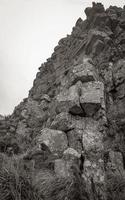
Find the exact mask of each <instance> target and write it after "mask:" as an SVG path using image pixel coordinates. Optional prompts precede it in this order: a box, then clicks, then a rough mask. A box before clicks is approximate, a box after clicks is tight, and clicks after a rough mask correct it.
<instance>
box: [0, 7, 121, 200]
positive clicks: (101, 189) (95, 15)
mask: <svg viewBox="0 0 125 200" xmlns="http://www.w3.org/2000/svg"><path fill="white" fill-rule="evenodd" d="M85 13H86V16H87V17H86V20H85V21H83V20H82V19H81V18H79V19H78V20H77V22H76V24H75V26H74V27H73V29H72V33H71V34H70V35H67V37H65V38H63V39H61V40H60V41H59V43H58V46H56V47H55V49H54V53H53V54H52V56H51V58H49V59H47V62H46V63H44V64H42V65H41V67H40V68H39V71H38V73H37V75H36V79H35V80H34V82H33V87H32V89H31V90H30V91H29V96H28V98H27V99H24V100H23V102H21V103H20V105H18V106H17V107H16V108H15V110H14V112H13V114H12V115H11V116H8V117H6V118H5V119H1V120H0V151H1V155H2V154H7V155H8V156H9V157H11V156H13V155H16V156H18V157H21V158H23V162H26V163H31V162H33V166H34V170H36V171H37V173H38V172H39V170H41V169H44V170H46V173H48V171H49V173H50V171H51V173H53V174H54V176H56V178H57V177H58V178H60V179H61V180H64V179H66V180H68V178H69V177H70V178H71V177H72V176H73V177H74V173H76V171H77V175H78V177H77V181H76V179H75V180H74V179H73V180H74V181H73V183H74V184H76V182H79V183H80V186H81V187H77V186H78V184H76V185H75V187H76V188H77V190H76V192H75V194H74V193H73V192H72V193H73V195H74V196H73V195H71V194H70V196H66V192H67V191H68V188H65V195H64V196H63V197H62V196H58V197H57V196H56V195H55V196H54V198H53V195H54V194H51V195H50V193H49V195H50V196H49V195H48V193H47V190H49V189H48V185H47V183H46V187H45V186H44V187H45V190H46V192H45V191H44V192H43V193H42V194H41V195H42V197H44V199H45V200H46V199H47V200H48V199H60V200H63V199H64V200H68V199H72V200H73V199H74V200H76V199H80V200H82V199H90V200H91V199H92V200H106V199H107V200H114V199H120V200H124V199H125V133H124V132H125V131H124V129H125V8H118V7H116V6H110V7H109V8H108V9H106V10H105V9H104V7H103V5H102V4H101V3H93V5H92V7H90V8H86V9H85ZM37 176H38V174H37ZM41 176H42V177H44V175H41ZM42 177H41V178H42ZM49 180H50V182H51V184H52V183H53V181H52V180H53V179H51V177H49ZM75 181H76V182H75ZM81 181H82V183H81ZM83 182H84V184H83ZM48 184H50V183H48ZM71 185H72V184H71ZM42 187H43V185H42ZM54 187H55V186H53V188H54ZM83 187H84V188H83ZM85 188H86V192H85V191H84V194H83V190H85ZM53 190H54V189H53ZM55 190H56V191H57V190H59V188H58V187H56V189H55ZM58 193H61V190H59V191H58ZM47 195H48V196H47ZM58 195H59V194H58Z"/></svg>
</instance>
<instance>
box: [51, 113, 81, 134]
mask: <svg viewBox="0 0 125 200" xmlns="http://www.w3.org/2000/svg"><path fill="white" fill-rule="evenodd" d="M50 127H51V128H52V129H58V130H61V131H65V132H68V131H70V130H72V129H81V130H83V129H84V128H85V119H84V118H83V117H80V116H73V115H71V114H70V113H68V112H62V113H60V114H58V115H57V116H56V117H55V119H54V120H53V122H52V123H51V126H50Z"/></svg>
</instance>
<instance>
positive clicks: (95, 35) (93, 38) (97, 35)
mask: <svg viewBox="0 0 125 200" xmlns="http://www.w3.org/2000/svg"><path fill="white" fill-rule="evenodd" d="M98 40H99V41H101V42H104V41H108V40H110V37H109V36H108V34H107V33H105V32H103V31H98V30H96V29H91V30H90V31H89V33H88V41H87V44H86V47H85V51H86V54H90V53H92V51H94V52H95V50H93V48H95V47H96V45H95V43H97V41H98ZM97 50H98V49H97ZM95 53H97V52H95Z"/></svg>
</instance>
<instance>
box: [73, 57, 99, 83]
mask: <svg viewBox="0 0 125 200" xmlns="http://www.w3.org/2000/svg"><path fill="white" fill-rule="evenodd" d="M69 80H70V81H71V82H72V83H71V84H72V85H73V84H75V83H77V82H78V81H81V82H89V81H94V80H97V74H96V70H95V68H94V66H93V64H92V60H91V59H90V58H87V57H84V58H83V62H82V63H81V64H77V65H75V66H74V67H73V69H72V71H70V73H69Z"/></svg>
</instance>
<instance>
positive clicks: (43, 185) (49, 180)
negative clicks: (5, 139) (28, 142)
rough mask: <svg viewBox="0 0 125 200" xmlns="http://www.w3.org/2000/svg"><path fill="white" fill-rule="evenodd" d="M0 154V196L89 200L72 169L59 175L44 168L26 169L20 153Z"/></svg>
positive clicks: (10, 199) (14, 199)
mask: <svg viewBox="0 0 125 200" xmlns="http://www.w3.org/2000/svg"><path fill="white" fill-rule="evenodd" d="M1 157H2V159H1V163H2V165H1V166H0V200H89V198H88V194H87V192H86V187H85V184H84V182H82V180H81V178H80V175H79V173H78V172H77V170H76V169H74V174H73V175H72V176H71V177H67V178H62V177H57V176H56V175H55V173H54V171H52V170H48V169H41V170H38V171H37V170H36V171H35V170H34V169H30V170H29V171H26V170H25V169H24V163H23V159H22V158H20V157H7V156H6V155H5V154H3V155H2V156H1ZM31 168H32V167H31Z"/></svg>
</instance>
